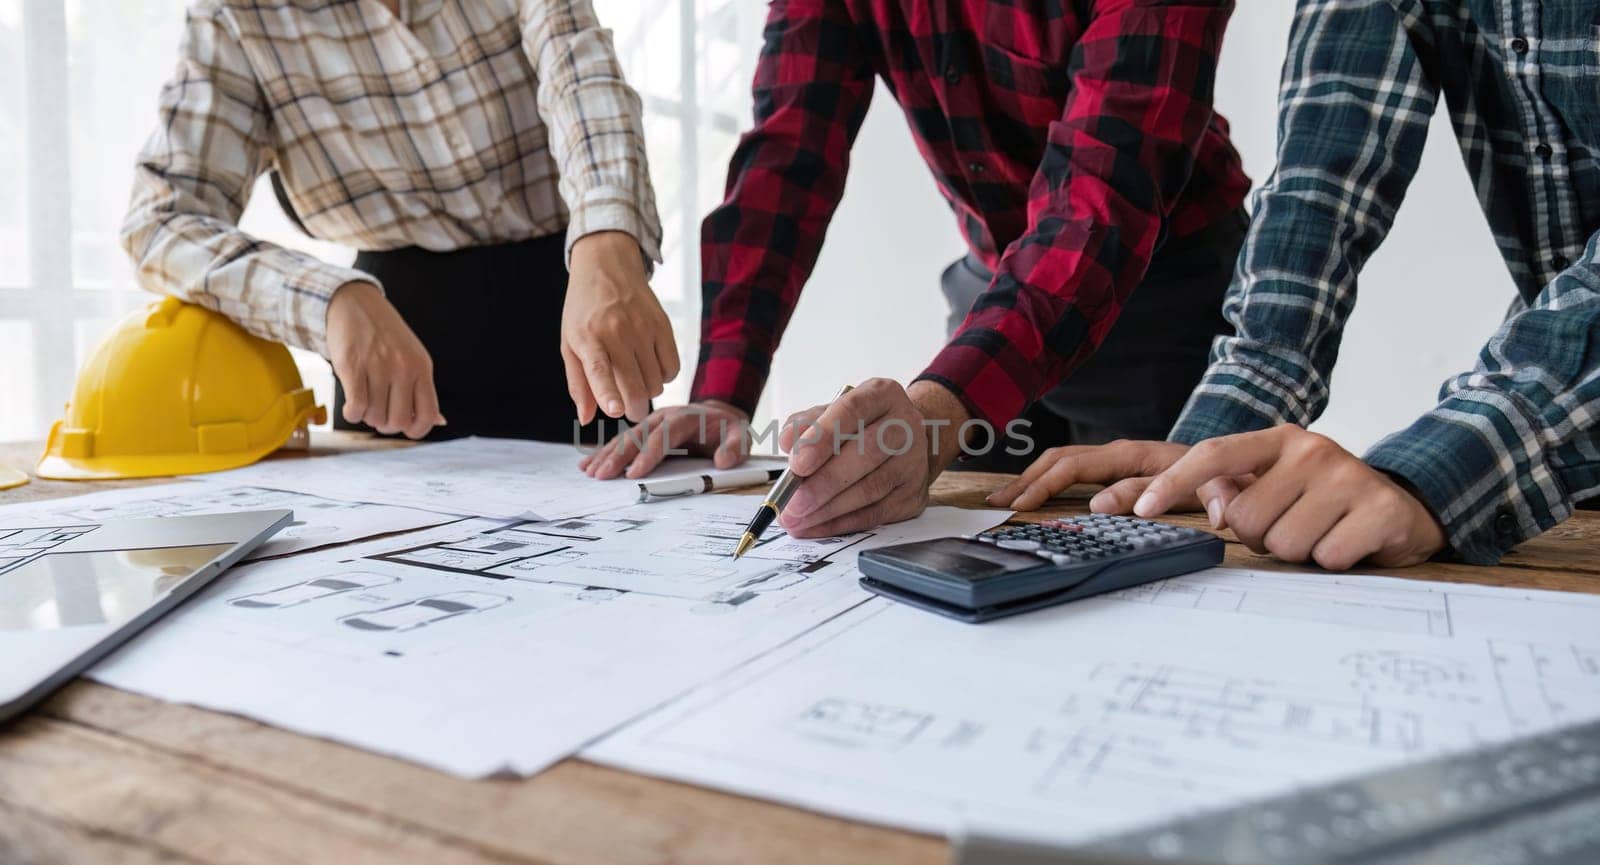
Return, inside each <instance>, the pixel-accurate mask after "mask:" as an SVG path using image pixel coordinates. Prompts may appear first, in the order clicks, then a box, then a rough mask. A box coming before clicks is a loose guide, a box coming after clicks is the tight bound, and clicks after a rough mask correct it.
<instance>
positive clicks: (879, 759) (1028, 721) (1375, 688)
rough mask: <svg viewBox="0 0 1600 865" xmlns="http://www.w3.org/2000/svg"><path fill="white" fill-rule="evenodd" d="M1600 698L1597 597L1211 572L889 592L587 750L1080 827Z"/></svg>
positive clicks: (1410, 754)
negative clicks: (989, 594)
mask: <svg viewBox="0 0 1600 865" xmlns="http://www.w3.org/2000/svg"><path fill="white" fill-rule="evenodd" d="M1595 717H1600V598H1595V597H1590V596H1583V595H1568V594H1559V593H1551V592H1534V591H1521V590H1510V589H1492V588H1480V587H1473V586H1462V585H1455V584H1443V583H1429V582H1421V581H1410V580H1397V579H1385V578H1376V577H1359V576H1352V577H1333V576H1329V575H1323V574H1317V575H1312V574H1299V575H1296V574H1274V573H1264V572H1250V571H1239V570H1223V569H1217V570H1212V571H1207V572H1204V573H1201V574H1195V575H1191V576H1188V577H1183V578H1179V579H1175V580H1169V581H1167V582H1165V583H1160V584H1156V585H1153V586H1148V587H1144V588H1141V589H1135V590H1130V591H1126V592H1121V593H1118V594H1116V595H1110V596H1104V597H1101V598H1095V599H1090V600H1086V601H1080V602H1076V603H1073V604H1069V605H1066V606H1063V607H1056V608H1053V609H1049V610H1045V611H1041V612H1038V613H1034V614H1030V615H1026V616H1021V617H1017V618H1013V619H1006V620H1001V621H997V622H994V623H990V624H985V625H981V626H971V625H964V624H961V623H956V622H951V621H947V620H944V619H940V618H938V617H935V616H930V615H927V614H925V613H922V612H919V611H917V610H913V609H911V608H908V607H904V606H900V605H895V604H892V603H890V602H887V601H884V600H882V599H874V600H873V601H871V602H869V603H866V604H863V605H860V606H858V607H856V608H854V609H853V610H851V611H850V612H848V613H846V614H845V615H842V616H840V617H838V618H836V619H834V620H833V621H831V622H829V623H828V624H826V625H824V626H823V627H821V628H818V629H816V630H814V631H812V632H810V633H808V634H806V635H804V636H802V637H801V638H799V639H797V640H794V641H792V642H790V643H789V644H787V645H785V646H783V647H782V648H780V649H778V650H776V651H774V652H771V653H769V654H768V655H765V656H763V657H761V658H759V659H757V660H755V661H753V662H751V663H750V664H748V665H746V666H745V667H743V668H741V669H739V670H737V671H735V672H734V673H733V674H731V675H729V676H726V677H722V678H720V679H718V680H717V681H714V682H710V683H708V684H706V685H703V686H701V687H699V688H697V689H695V690H694V691H692V692H690V693H689V694H687V695H685V696H684V697H682V698H680V699H678V700H676V701H675V702H673V703H671V704H669V705H667V706H665V707H663V708H662V709H660V710H658V711H657V712H655V713H653V714H651V715H650V716H648V717H646V718H644V719H642V720H640V721H638V722H636V723H634V724H633V725H630V726H629V727H628V728H626V729H624V730H622V731H621V732H619V733H617V734H615V735H613V736H611V737H609V738H607V739H605V740H603V741H602V742H600V743H597V744H596V745H594V746H592V747H590V748H588V749H586V750H585V751H584V753H583V756H584V757H585V758H586V759H591V760H596V761H599V762H602V763H607V764H611V765H615V766H619V767H623V768H628V769H632V770H636V771H642V772H647V773H652V774H657V775H663V776H667V777H671V778H677V779H681V780H685V781H689V782H692V783H697V784H703V785H709V786H714V787H720V788H724V789H728V790H732V791H736V792H740V793H744V794H747V795H755V796H763V797H767V798H772V799H777V800H780V801H785V802H790V803H795V804H798V805H801V806H804V807H809V808H814V809H817V810H820V811H827V812H831V813H836V814H840V815H843V816H847V817H852V818H856V819H863V820H869V821H875V822H881V823H886V824H890V825H896V826H902V827H906V828H911V829H915V830H921V831H926V832H935V833H944V834H950V835H957V834H960V833H962V832H964V831H970V830H981V831H983V832H985V833H986V834H992V835H1000V836H1002V837H1003V836H1014V837H1018V838H1024V839H1031V840H1037V841H1047V842H1056V843H1071V842H1075V841H1081V840H1084V839H1086V838H1088V837H1090V836H1094V835H1099V834H1103V833H1106V832H1111V831H1116V830H1120V829H1124V828H1128V827H1131V826H1133V825H1136V824H1141V823H1149V822H1154V821H1157V820H1162V819H1166V818H1170V817H1174V816H1177V815H1178V814H1181V813H1183V812H1186V811H1190V810H1193V809H1196V808H1199V807H1216V806H1218V805H1221V804H1225V803H1228V802H1232V801H1237V800H1242V799H1246V798H1253V797H1257V796H1264V795H1271V794H1274V793H1281V792H1284V791H1286V790H1288V789H1290V788H1293V787H1295V786H1298V785H1305V784H1310V783H1316V782H1324V781H1330V780H1333V779H1335V778H1338V777H1344V776H1349V775H1353V774H1358V773H1361V772H1365V771H1368V770H1373V769H1378V768H1381V767H1385V766H1389V765H1393V764H1396V763H1399V762H1403V761H1406V760H1411V759H1417V758H1420V757H1423V756H1425V755H1431V754H1436V753H1440V752H1447V751H1453V750H1458V749H1464V748H1468V747H1471V746H1473V745H1477V744H1480V743H1486V742H1492V741H1496V740H1501V739H1505V738H1508V737H1511V736H1516V735H1521V734H1526V733H1530V732H1534V731H1538V730H1544V729H1548V728H1551V727H1553V726H1557V725H1561V724H1565V723H1570V722H1574V721H1578V720H1582V719H1590V718H1595Z"/></svg>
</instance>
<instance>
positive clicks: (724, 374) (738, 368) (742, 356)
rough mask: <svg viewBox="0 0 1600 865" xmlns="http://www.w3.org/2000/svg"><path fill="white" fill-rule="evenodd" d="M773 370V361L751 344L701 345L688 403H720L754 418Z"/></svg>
mask: <svg viewBox="0 0 1600 865" xmlns="http://www.w3.org/2000/svg"><path fill="white" fill-rule="evenodd" d="M771 370H772V365H771V360H770V358H768V357H767V356H766V355H765V354H764V353H762V352H760V351H757V350H756V349H754V348H752V347H751V344H750V343H746V342H740V341H722V342H715V341H706V342H702V343H701V345H700V363H699V365H698V366H697V367H696V368H695V374H694V385H693V386H692V387H690V389H689V401H690V402H703V401H705V400H708V399H714V400H719V401H721V402H725V403H727V404H729V405H731V406H733V407H734V408H737V409H739V410H740V411H742V412H744V413H745V414H746V415H748V416H750V417H755V414H756V404H757V403H759V402H760V401H761V391H762V389H764V388H765V387H766V386H767V375H768V374H769V373H770V372H771Z"/></svg>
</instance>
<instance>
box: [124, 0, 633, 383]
mask: <svg viewBox="0 0 1600 865" xmlns="http://www.w3.org/2000/svg"><path fill="white" fill-rule="evenodd" d="M179 54H180V57H179V62H178V68H177V71H176V72H175V73H174V75H173V77H172V79H171V80H170V81H169V82H168V83H167V85H166V86H165V87H164V88H163V90H162V92H161V100H160V122H159V124H158V125H157V127H156V130H155V132H154V133H152V135H151V136H150V139H149V141H148V142H147V143H146V144H145V147H144V150H143V152H142V153H141V154H140V156H139V162H138V167H137V171H136V179H135V183H134V190H133V201H132V204H131V205H130V207H129V211H128V216H127V219H126V221H125V223H124V225H123V245H124V247H125V248H126V249H127V250H128V253H129V255H131V256H132V257H133V260H134V262H135V264H136V266H137V268H138V273H139V277H140V281H141V282H142V283H143V285H144V286H145V287H146V288H148V289H150V290H152V291H156V292H163V293H167V294H173V295H176V296H178V297H181V298H183V299H185V300H188V301H191V302H194V303H198V304H201V305H204V306H207V307H210V308H212V309H215V310H218V311H220V312H222V313H223V314H225V315H227V316H228V317H229V318H232V319H233V320H235V321H237V322H239V323H240V324H242V325H244V326H245V327H246V328H248V329H249V330H251V331H253V332H255V333H257V334H260V335H262V336H265V337H267V338H269V339H274V340H278V341H282V342H286V343H289V344H291V345H296V346H300V347H303V348H308V349H311V350H314V351H317V352H319V353H324V354H325V353H326V345H325V338H324V336H325V333H324V331H325V321H326V316H327V307H328V301H329V300H330V299H331V297H332V295H333V292H334V291H335V290H336V289H337V288H338V287H339V286H341V285H343V284H344V283H346V282H350V281H366V282H372V283H374V284H376V283H377V280H375V279H373V278H372V277H371V276H369V275H367V274H364V273H361V272H358V271H355V270H351V269H349V268H342V267H336V266H333V265H330V264H327V263H325V262H323V261H320V260H318V259H316V258H314V257H312V256H309V255H305V254H303V253H299V252H295V251H292V250H288V249H283V248H281V247H277V246H274V245H271V244H267V243H264V242H262V241H260V240H258V239H255V238H252V237H250V236H248V235H246V234H244V233H243V232H241V231H239V229H238V227H237V221H238V218H239V214H240V213H241V211H243V210H244V207H245V203H246V202H247V200H248V199H249V195H250V191H251V189H252V187H253V185H254V183H255V181H256V180H257V178H259V177H260V176H261V175H262V174H263V173H265V172H266V171H268V170H270V169H274V168H275V169H277V170H278V172H279V174H280V175H281V177H282V179H283V183H284V186H285V188H286V190H287V192H288V196H289V200H290V202H291V203H292V205H293V207H294V210H295V211H296V213H297V215H298V216H299V217H300V219H301V220H302V221H303V222H304V224H305V226H306V228H307V230H308V231H309V232H310V233H312V234H313V235H314V236H316V237H318V238H321V239H323V240H328V241H332V242H335V243H339V244H343V245H346V246H350V247H354V248H356V249H361V250H383V249H394V248H398V247H405V246H420V247H424V248H427V249H431V250H435V251H444V250H453V249H459V248H463V247H469V246H477V245H485V244H493V243H504V242H511V241H518V240H526V239H529V238H534V237H542V236H547V235H551V234H554V233H556V232H559V231H563V230H565V231H566V243H567V249H568V251H569V253H570V251H571V248H572V244H573V243H574V242H576V241H577V240H578V239H579V238H581V237H583V236H584V235H586V234H591V233H594V232H597V231H605V230H619V231H624V232H627V233H628V234H631V235H632V236H633V237H634V238H635V239H637V240H638V242H639V245H640V247H641V249H642V250H643V251H644V254H645V255H646V257H647V258H649V259H650V260H651V261H659V260H660V243H661V225H660V220H659V219H658V217H657V215H656V208H655V197H654V193H653V192H652V190H651V187H650V179H649V170H648V167H647V165H646V162H645V151H644V141H643V132H642V128H641V119H640V103H639V98H638V96H637V94H635V93H634V91H633V90H632V89H631V88H629V87H628V85H627V84H626V83H625V82H624V81H623V79H622V73H621V71H620V70H619V68H618V65H617V60H616V56H615V53H614V51H613V49H612V45H611V36H610V33H609V31H607V30H604V29H601V27H600V25H599V23H598V22H597V21H596V20H595V16H594V11H593V9H592V8H591V5H590V3H589V0H400V4H399V15H398V16H394V15H390V14H389V12H388V10H387V9H385V8H384V7H383V4H381V3H379V2H377V0H319V2H315V3H312V2H300V0H196V2H195V3H194V4H193V5H192V6H191V7H190V9H189V12H188V20H187V27H186V32H185V34H184V38H183V43H182V47H181V49H180V52H179ZM380 287H381V286H380ZM441 289H442V290H446V289H447V287H441ZM527 289H528V290H529V291H538V290H540V288H539V286H538V285H537V284H530V285H529V286H528V287H527Z"/></svg>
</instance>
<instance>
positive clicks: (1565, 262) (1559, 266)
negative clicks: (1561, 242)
mask: <svg viewBox="0 0 1600 865" xmlns="http://www.w3.org/2000/svg"><path fill="white" fill-rule="evenodd" d="M1550 263H1551V264H1553V265H1555V266H1556V270H1566V269H1567V268H1569V267H1571V266H1572V259H1570V258H1567V257H1566V256H1565V255H1558V256H1556V257H1555V258H1552V259H1550Z"/></svg>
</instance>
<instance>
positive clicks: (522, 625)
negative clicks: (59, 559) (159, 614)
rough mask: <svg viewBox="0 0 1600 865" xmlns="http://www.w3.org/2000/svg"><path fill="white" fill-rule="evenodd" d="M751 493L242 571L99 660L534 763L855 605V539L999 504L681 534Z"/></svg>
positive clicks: (238, 705) (172, 686) (980, 522)
mask: <svg viewBox="0 0 1600 865" xmlns="http://www.w3.org/2000/svg"><path fill="white" fill-rule="evenodd" d="M719 500H720V501H719ZM748 504H749V502H748V501H741V500H733V501H731V502H730V501H728V500H727V499H726V497H721V496H698V497H693V498H689V499H682V500H675V501H673V502H670V503H662V504H659V505H657V504H649V505H638V506H627V507H623V508H618V509H615V510H612V511H607V512H605V513H604V514H600V515H596V516H586V517H583V518H568V519H562V520H552V521H527V520H522V521H514V522H509V523H508V522H504V521H499V520H490V519H473V520H467V521H463V522H460V523H456V524H451V525H447V526H440V527H436V528H432V529H428V530H424V531H421V532H416V533H412V534H408V535H405V536H404V537H398V538H387V539H383V540H378V541H371V542H368V543H364V544H360V545H357V546H352V547H341V548H338V549H336V550H331V551H327V552H322V553H311V554H307V555H304V556H294V557H290V558H286V559H274V560H271V561H267V562H263V563H259V564H255V565H251V566H247V567H243V568H238V569H235V570H232V571H230V572H229V573H228V574H226V575H224V576H223V577H222V578H221V579H220V580H219V581H218V584H217V586H216V590H215V591H212V592H209V593H207V594H205V595H202V596H200V597H198V598H196V599H195V600H194V601H192V602H191V603H189V604H187V605H185V606H184V607H183V608H182V609H181V610H179V611H178V612H177V613H176V614H175V615H173V616H171V617H169V618H167V619H164V620H163V621H162V622H161V623H160V624H159V625H158V626H157V627H155V628H154V629H152V630H151V631H150V632H147V633H146V634H144V635H142V636H141V638H140V641H139V645H138V647H137V651H131V652H122V653H118V654H117V655H115V656H114V657H113V658H112V659H110V660H109V661H108V662H105V663H102V664H101V665H100V666H98V667H96V668H95V670H94V672H93V675H94V676H95V677H96V678H97V679H98V680H100V681H103V682H106V683H108V684H112V685H114V686H116V687H120V688H124V689H128V690H133V691H138V692H140V693H145V694H150V695H153V696H159V697H161V698H163V699H168V700H176V701H181V702H187V703H193V704H197V705H201V706H207V707H211V708H215V709H219V710H223V711H230V712H235V713H239V714H243V715H247V716H249V717H252V718H256V719H258V720H261V721H263V722H266V723H271V724H276V725H279V726H282V727H285V728H288V729H292V730H301V731H305V732H308V733H311V734H313V735H319V736H326V737H330V738H335V739H338V740H340V741H344V742H348V743H351V744H354V745H357V746H360V747H365V748H369V749H372V750H376V751H379V752H382V753H386V754H392V755H396V756H399V757H402V758H405V759H408V760H413V761H417V762H421V763H424V764H427V765H429V766H434V767H437V768H439V769H442V770H444V771H448V772H453V773H456V774H461V775H467V776H482V775H489V774H497V773H500V774H503V773H514V774H527V773H532V772H536V771H539V770H540V769H542V768H544V767H545V766H548V765H550V764H551V763H552V762H554V761H556V760H559V759H561V758H562V757H565V756H567V755H569V754H571V753H572V752H573V751H575V750H576V749H578V748H579V747H581V746H582V745H583V744H585V743H587V742H591V741H594V740H595V739H596V738H597V737H599V736H601V735H603V734H604V733H606V732H608V731H610V730H612V729H615V728H616V727H617V726H619V725H620V724H622V723H624V722H625V721H627V720H629V719H631V718H635V717H638V716H639V715H640V714H642V713H644V712H646V711H647V710H649V709H650V708H652V707H654V706H659V705H662V704H663V703H666V702H668V701H670V700H671V699H672V698H673V697H675V696H677V695H679V694H682V693H684V692H685V691H687V690H689V689H690V688H692V687H693V686H695V685H697V684H700V683H702V682H705V681H709V680H712V679H715V678H717V677H718V676H719V675H721V674H723V673H724V672H726V671H727V670H730V669H732V668H735V667H738V666H740V665H742V664H744V663H745V662H747V661H749V660H751V659H753V658H756V657H758V656H760V655H762V654H763V653H765V652H767V651H769V650H771V649H773V648H774V647H776V646H779V645H782V644H783V643H785V642H787V641H789V640H791V639H793V638H794V637H796V636H798V635H800V634H802V633H804V632H806V631H807V630H809V629H811V628H813V627H815V626H816V625H817V624H819V623H821V622H826V621H829V620H830V619H833V618H834V617H836V616H838V615H839V614H840V613H842V612H844V611H846V610H848V609H850V608H852V607H854V606H856V605H858V604H861V603H863V602H865V601H866V600H867V599H868V597H869V596H868V595H867V593H866V592H864V591H863V590H862V589H861V588H860V587H859V586H858V585H857V584H856V581H857V579H858V578H859V573H858V572H857V571H856V570H855V569H854V567H853V564H854V554H855V552H856V551H857V550H858V549H860V548H861V547H863V546H866V545H868V544H875V543H897V542H903V541H910V540H918V539H922V538H931V537H941V536H946V535H952V534H971V533H973V532H976V531H981V530H983V529H985V528H989V527H991V526H993V525H994V524H995V523H997V522H1000V521H1001V520H1003V519H1004V518H1005V516H1006V514H1005V513H1004V512H986V513H985V512H971V511H963V510H958V509H954V508H933V509H930V510H929V511H928V513H927V514H926V515H925V516H924V517H923V518H921V519H919V520H914V521H909V522H906V523H901V524H897V525H895V526H891V527H887V528H885V529H884V530H882V531H881V532H879V533H878V534H876V535H872V536H867V535H860V536H852V537H850V538H836V539H830V540H828V541H826V542H815V541H794V540H792V539H789V538H785V537H783V536H782V535H781V533H774V535H773V540H772V541H771V542H769V544H768V545H767V546H770V547H772V550H770V551H768V552H766V553H764V554H765V555H767V556H769V557H768V558H758V557H749V556H747V557H745V558H744V559H741V560H740V561H738V562H732V561H731V560H727V559H725V558H723V557H718V556H715V555H707V554H706V553H705V552H704V551H703V550H700V549H689V550H686V549H684V548H683V546H682V544H683V541H684V539H685V538H688V537H691V536H707V535H710V536H719V535H721V534H722V533H723V532H724V531H725V530H724V529H723V528H721V527H722V526H725V525H727V524H729V523H731V522H736V521H737V520H738V519H739V518H742V517H748V513H743V512H744V511H745V509H746V506H747V505H748ZM736 514H737V516H736ZM741 529H742V527H741ZM778 550H782V552H781V553H780V552H778ZM818 723H819V724H820V723H822V722H821V720H820V718H819V721H818Z"/></svg>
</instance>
